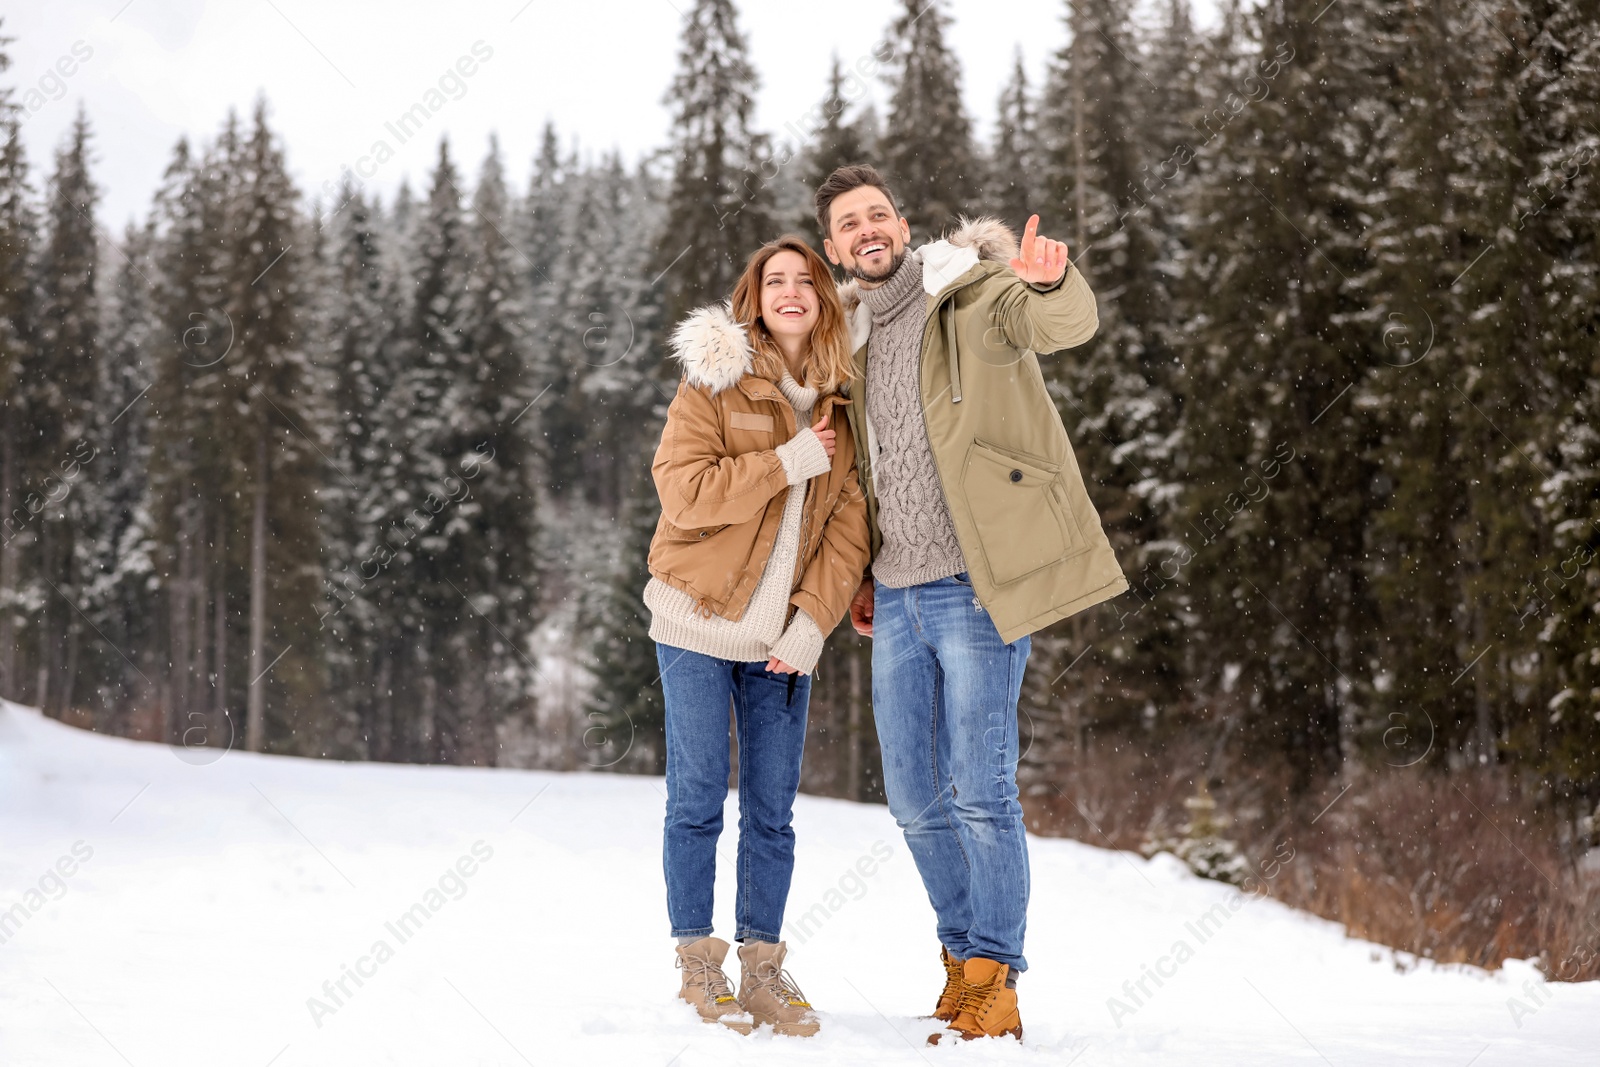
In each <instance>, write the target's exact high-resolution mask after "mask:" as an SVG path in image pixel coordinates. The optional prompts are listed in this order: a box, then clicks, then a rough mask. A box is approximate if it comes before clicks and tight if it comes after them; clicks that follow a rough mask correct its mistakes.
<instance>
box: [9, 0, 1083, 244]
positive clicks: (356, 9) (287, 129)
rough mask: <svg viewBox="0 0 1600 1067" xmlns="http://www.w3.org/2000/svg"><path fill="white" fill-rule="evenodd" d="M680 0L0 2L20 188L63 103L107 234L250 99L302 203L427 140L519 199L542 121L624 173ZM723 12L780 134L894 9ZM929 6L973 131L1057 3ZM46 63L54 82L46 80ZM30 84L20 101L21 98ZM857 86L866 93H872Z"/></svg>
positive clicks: (640, 143)
mask: <svg viewBox="0 0 1600 1067" xmlns="http://www.w3.org/2000/svg"><path fill="white" fill-rule="evenodd" d="M690 2H691V0H580V2H572V0H532V2H529V0H448V2H443V3H441V2H439V0H391V2H386V3H381V4H380V3H376V2H368V0H359V2H358V0H228V2H226V3H221V2H209V3H208V2H206V0H131V2H129V0H49V2H48V3H46V2H43V0H30V2H29V3H27V4H26V5H7V8H8V9H9V10H7V12H6V14H5V16H4V23H3V27H0V31H3V32H4V33H5V35H7V36H9V37H12V38H15V40H14V41H13V43H12V44H11V45H10V46H9V50H10V54H11V57H12V66H11V69H10V70H9V71H7V72H6V73H5V74H3V75H0V78H3V79H4V81H5V83H7V84H9V85H11V86H13V87H14V88H15V89H16V90H17V94H18V96H19V98H21V99H22V100H23V102H25V103H28V104H31V105H33V106H35V107H37V110H32V111H28V112H25V115H26V122H25V125H24V126H23V134H22V136H23V140H24V143H25V144H26V145H27V149H28V153H29V157H30V160H31V163H32V165H33V173H34V176H35V184H36V186H37V185H39V184H41V182H42V176H43V174H45V173H46V172H47V171H48V170H49V168H50V163H51V157H52V153H53V151H54V149H55V147H56V146H57V145H58V144H59V143H60V142H61V139H62V137H63V136H64V134H65V133H66V131H67V128H68V125H69V124H70V122H71V120H72V116H73V114H74V112H75V110H76V108H77V106H78V103H79V101H82V102H83V104H84V106H85V107H86V108H87V110H88V115H89V120H90V123H91V125H92V129H93V132H94V142H93V145H94V150H95V157H96V161H95V169H94V175H95V178H96V180H97V181H98V182H99V184H100V187H101V189H102V192H103V194H104V200H103V201H102V204H101V207H100V211H99V215H100V219H101V221H102V223H104V224H105V225H107V226H108V227H110V228H111V229H112V230H113V232H116V233H119V234H120V232H121V230H122V227H123V226H124V225H125V224H126V223H127V221H128V220H129V219H130V218H138V219H141V220H142V219H143V218H144V217H145V214H146V212H147V211H148V208H149V204H150V197H151V194H152V192H153V191H154V189H155V187H156V184H157V183H158V181H159V180H160V176H161V172H162V170H163V169H164V167H165V166H166V163H167V161H168V159H169V158H170V156H171V151H172V146H173V145H174V144H175V143H176V141H177V139H178V137H179V136H180V135H181V134H188V135H190V136H191V138H210V137H211V136H213V135H214V134H215V132H216V130H217V129H218V127H219V125H220V124H221V122H222V120H223V117H224V116H225V115H226V113H227V110H228V109H229V108H230V107H233V108H236V109H238V110H239V111H240V112H241V114H243V115H246V116H247V115H248V113H249V110H250V107H251V105H252V102H253V101H254V100H255V98H256V96H257V94H258V93H265V95H266V98H267V101H268V103H269V106H270V108H271V116H272V124H273V127H274V128H275V129H276V131H277V132H278V134H279V135H280V136H281V137H282V138H283V141H284V143H285V144H286V146H287V149H288V161H289V165H290V168H291V170H292V172H293V174H294V175H295V178H296V180H297V182H298V184H299V186H300V189H301V191H302V192H304V193H306V194H307V195H313V194H315V193H316V192H317V191H318V190H320V189H322V188H323V187H324V183H325V182H330V181H333V180H335V179H336V178H337V176H338V174H339V172H340V170H341V168H342V167H344V166H355V165H357V163H358V162H360V160H361V157H363V156H365V155H367V154H368V153H369V152H370V151H371V149H372V147H373V144H374V142H376V141H378V140H380V139H382V140H385V141H387V142H388V144H389V145H390V146H391V147H392V148H393V149H394V150H395V156H394V158H393V159H391V160H389V161H387V162H386V163H384V164H382V165H381V166H376V169H375V172H374V173H373V174H372V177H371V179H370V181H369V183H368V188H369V189H378V190H381V191H382V192H383V194H384V196H385V199H387V198H388V197H389V196H390V195H392V193H393V191H394V190H395V189H396V188H397V187H398V185H399V182H400V179H401V178H402V176H409V178H410V180H411V182H412V184H413V187H416V186H417V185H418V184H420V180H421V178H422V176H423V175H425V174H426V173H427V171H428V169H429V168H430V167H431V165H432V161H433V156H434V153H435V151H436V150H437V146H438V140H439V137H440V135H441V134H444V133H448V134H449V136H450V142H451V147H452V149H453V150H454V153H455V155H456V158H457V160H458V162H459V163H463V164H464V165H465V168H466V170H467V172H468V174H469V175H470V174H473V173H475V172H476V169H477V166H478V163H479V162H480V161H481V159H482V157H483V155H484V152H485V151H486V149H487V145H488V137H489V134H490V133H491V132H498V133H499V135H500V143H501V147H502V150H503V153H504V157H505V160H506V164H507V166H508V168H509V170H510V173H511V176H512V178H513V179H514V180H515V182H516V183H517V184H518V185H519V186H521V185H523V184H524V183H525V181H526V178H527V174H528V171H529V169H530V165H531V160H532V158H533V154H534V152H535V149H536V146H537V139H538V136H539V131H540V129H541V127H542V125H543V123H544V122H545V120H546V119H551V120H554V122H555V123H556V125H557V127H558V128H559V129H560V131H561V132H562V136H563V138H564V139H565V140H567V141H568V143H570V141H571V139H572V138H573V137H576V138H578V139H579V141H580V142H581V144H582V146H583V147H584V148H585V149H588V150H590V151H593V152H602V151H607V150H609V149H611V148H618V149H620V150H621V151H622V152H623V154H624V156H625V157H626V158H627V159H628V160H629V161H630V162H631V161H633V160H636V159H637V158H638V157H639V156H640V155H641V154H642V153H643V152H646V151H649V150H651V149H655V148H658V147H661V146H662V145H663V144H664V143H665V142H666V138H667V132H668V127H669V122H670V117H669V115H668V112H667V110H666V108H665V107H664V106H663V105H662V103H661V98H662V95H663V93H664V91H665V90H666V88H667V85H668V83H669V82H670V81H671V79H672V76H673V73H674V71H675V70H676V65H677V50H678V36H679V28H680V24H681V21H682V15H681V14H680V9H682V10H687V9H688V6H689V4H690ZM674 5H676V6H674ZM18 6H21V8H22V10H20V11H19V10H17V8H18ZM739 7H740V19H741V25H742V26H743V28H744V30H745V32H746V35H747V36H748V38H749V41H750V48H751V53H752V57H753V59H754V62H755V65H756V68H757V70H758V71H759V72H760V75H761V79H762V85H761V88H760V91H759V96H758V115H757V120H758V124H759V127H760V128H762V129H766V130H769V131H774V132H781V131H782V130H783V129H784V127H785V124H786V123H787V122H789V121H790V120H793V119H796V118H798V116H800V115H801V114H803V113H804V112H805V111H806V110H807V109H808V108H810V107H812V106H813V105H815V104H816V102H817V101H818V100H819V99H820V98H821V97H822V94H823V91H824V89H825V79H826V74H827V67H828V60H829V55H830V54H831V53H832V52H834V51H837V52H838V53H839V54H840V57H841V58H842V59H843V61H844V62H845V63H846V64H847V65H848V64H850V63H852V62H854V61H855V60H857V59H859V58H862V57H865V56H867V55H868V53H869V51H870V50H871V49H872V47H873V46H874V45H875V44H876V43H877V42H878V41H879V40H881V39H882V36H883V32H884V29H885V28H886V27H887V25H888V24H889V21H890V20H891V18H892V17H893V16H894V14H895V13H896V12H897V11H898V10H899V8H900V7H901V0H810V2H808V3H806V4H775V3H771V2H770V0H763V2H759V3H758V2H755V0H744V2H743V3H741V4H740V5H739ZM948 10H949V11H950V12H951V14H952V15H953V16H954V20H955V22H954V27H953V31H952V34H953V36H952V43H953V45H954V47H955V49H956V50H957V52H958V53H959V54H960V58H961V62H962V69H963V77H964V81H963V84H962V90H963V93H964V96H965V100H966V103H967V108H968V112H969V114H971V115H972V116H973V118H974V119H975V120H976V122H977V124H978V128H979V130H980V132H984V133H986V132H987V131H988V129H989V127H990V124H991V123H992V121H993V114H994V105H995V100H996V97H997V96H998V94H999V92H1000V89H1001V87H1002V85H1003V83H1004V82H1005V80H1006V78H1007V76H1008V74H1009V72H1010V65H1011V59H1012V56H1013V54H1014V50H1015V49H1016V48H1017V47H1018V46H1019V45H1020V46H1021V48H1022V54H1023V60H1024V63H1025V64H1026V67H1027V69H1028V72H1029V75H1030V77H1031V78H1033V79H1034V80H1035V84H1037V79H1038V78H1039V77H1040V76H1041V75H1042V72H1043V70H1044V65H1045V61H1046V59H1047V57H1048V56H1049V55H1050V54H1051V53H1052V52H1054V51H1055V50H1057V49H1058V48H1060V47H1061V45H1062V44H1063V43H1064V42H1065V40H1066V31H1065V28H1064V23H1063V20H1062V16H1063V13H1064V12H1065V10H1066V4H1065V3H1064V2H1056V0H952V2H950V3H949V4H948ZM479 42H481V43H479ZM475 44H477V47H478V54H479V56H480V57H481V56H482V55H484V54H485V53H487V54H488V58H487V59H486V60H481V61H479V60H476V59H474V60H472V61H471V62H468V63H467V64H465V67H464V69H471V70H472V71H473V73H472V74H471V75H470V76H467V77H461V76H459V75H457V76H456V78H457V80H454V81H452V80H450V79H449V78H447V79H446V86H445V92H444V93H442V94H441V96H442V97H443V98H444V99H445V100H446V101H447V102H446V103H445V104H444V106H443V107H441V108H439V109H438V110H437V112H436V113H433V114H432V115H431V117H430V118H429V119H428V120H427V123H426V124H425V125H424V126H423V128H422V129H421V130H420V131H417V132H415V133H413V134H412V135H411V136H410V137H409V138H408V139H407V140H406V141H405V142H404V143H401V142H400V140H399V138H398V137H396V136H395V134H394V133H393V132H392V131H390V130H389V129H388V128H387V127H386V125H385V124H386V123H394V122H396V121H397V120H398V119H399V118H400V116H401V115H402V114H404V113H405V112H406V111H407V110H408V109H410V108H411V107H412V106H413V105H415V104H417V103H419V102H421V101H423V100H424V97H425V95H426V94H427V93H428V92H429V90H436V89H438V88H439V82H440V78H441V76H445V75H447V74H448V73H449V72H450V71H451V70H452V69H453V68H455V67H456V65H457V64H458V62H459V61H460V60H461V58H462V57H472V56H473V47H474V45H475ZM75 50H76V53H77V56H78V57H81V56H84V55H85V54H87V58H86V59H80V58H76V57H74V51H75ZM63 57H65V59H64V58H63ZM58 63H59V64H61V65H62V66H61V69H68V70H70V71H71V74H70V75H68V76H65V77H63V76H61V75H60V73H59V70H58ZM30 90H38V92H37V93H36V94H35V95H33V96H31V97H29V96H25V95H24V94H27V93H28V92H29V91H30ZM873 91H874V92H875V93H876V94H878V96H879V98H880V100H881V98H882V88H881V85H879V84H874V86H873ZM439 99H440V97H435V98H434V102H435V103H437V102H438V100H439ZM374 166H375V161H374V162H369V163H368V164H367V167H368V169H372V168H373V167H374Z"/></svg>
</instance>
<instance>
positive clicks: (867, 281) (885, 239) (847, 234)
mask: <svg viewBox="0 0 1600 1067" xmlns="http://www.w3.org/2000/svg"><path fill="white" fill-rule="evenodd" d="M910 243H911V227H910V225H908V224H907V222H906V220H905V219H903V218H900V217H899V216H897V215H896V214H895V212H894V208H893V207H892V206H891V205H890V204H889V196H888V194H886V193H885V192H884V191H883V190H882V189H879V188H878V187H877V186H875V185H863V186H860V187H858V188H855V189H852V190H850V191H849V192H848V193H843V194H841V195H840V196H839V197H838V198H837V199H835V200H834V202H833V208H832V213H831V215H830V217H829V219H828V236H827V238H826V239H825V240H824V241H823V242H822V247H823V250H824V251H825V252H827V253H828V259H829V260H830V261H831V262H833V263H834V264H836V265H838V266H840V267H843V268H844V270H845V273H847V274H849V275H851V276H852V277H854V278H856V279H857V280H858V281H860V282H861V283H863V284H864V285H866V286H868V287H869V288H870V287H872V286H875V285H881V284H882V283H884V282H885V281H888V279H889V276H890V275H891V274H893V273H894V272H895V270H896V269H897V268H898V267H899V266H900V261H901V260H903V259H905V258H906V246H907V245H909V244H910Z"/></svg>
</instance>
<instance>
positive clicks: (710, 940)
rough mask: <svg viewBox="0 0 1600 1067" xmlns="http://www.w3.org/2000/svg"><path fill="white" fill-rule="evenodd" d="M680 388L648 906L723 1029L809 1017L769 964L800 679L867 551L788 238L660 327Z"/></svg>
mask: <svg viewBox="0 0 1600 1067" xmlns="http://www.w3.org/2000/svg"><path fill="white" fill-rule="evenodd" d="M672 345H673V349H674V355H675V356H676V357H677V359H678V360H679V362H681V363H682V364H683V380H682V381H681V382H679V384H678V393H677V396H676V397H675V398H674V399H673V401H672V405H671V407H670V408H668V410H667V424H666V427H665V428H664V429H663V430H662V434H661V445H660V447H659V448H658V449H657V450H656V456H655V462H654V464H653V465H652V468H651V471H652V473H653V474H654V476H655V484H656V492H657V493H658V494H659V495H660V497H661V520H660V522H659V523H658V524H657V526H656V532H655V537H654V538H653V539H652V541H651V543H650V574H651V578H650V582H649V585H648V586H647V587H646V588H645V593H644V600H645V603H646V605H648V606H649V608H650V611H651V615H652V620H651V625H650V636H651V638H652V639H653V640H654V641H655V642H656V656H657V659H658V661H659V662H660V665H661V688H662V694H663V696H664V697H665V703H666V734H667V819H666V840H665V849H664V852H665V856H664V866H665V868H666V878H667V911H668V915H669V917H670V919H671V921H672V934H673V936H674V937H675V938H677V940H678V948H677V956H678V966H679V967H681V968H682V970H683V984H682V989H681V990H680V992H679V996H680V997H682V998H683V999H684V1000H686V1001H688V1002H689V1003H690V1004H691V1005H693V1006H694V1007H695V1009H696V1010H697V1011H698V1012H699V1014H700V1017H701V1018H702V1019H704V1020H705V1021H707V1022H715V1023H721V1024H722V1025H725V1026H728V1027H731V1028H733V1029H735V1030H738V1031H740V1032H741V1033H749V1032H750V1031H751V1030H752V1029H754V1027H755V1026H757V1025H760V1024H762V1023H767V1024H769V1025H771V1026H773V1028H774V1029H775V1030H776V1031H777V1032H778V1033H785V1034H799V1035H810V1034H814V1033H816V1032H817V1029H818V1026H819V1022H818V1020H817V1018H816V1016H815V1015H814V1014H813V1013H812V1011H811V1006H810V1005H809V1004H808V1003H807V1002H806V1000H805V998H804V997H803V996H802V995H801V994H800V991H799V989H798V988H797V987H796V986H795V984H794V981H793V980H792V979H791V978H789V976H788V974H787V972H785V971H784V969H783V962H784V956H785V954H786V952H787V947H786V946H785V945H784V943H783V942H782V941H781V940H779V937H778V931H779V929H780V928H781V927H782V925H783V909H784V903H785V901H786V900H787V899H788V895H789V878H790V875H791V873H792V872H793V870H794V830H793V828H792V827H791V825H790V820H791V816H792V808H793V805H794V797H795V794H796V793H797V792H798V791H799V788H800V756H801V752H802V750H803V749H804V746H805V734H806V707H807V704H808V702H809V700H810V697H811V678H810V675H811V671H812V669H813V668H814V667H815V665H816V662H817V657H818V655H819V654H820V653H821V651H822V642H823V638H824V637H825V636H826V635H827V634H828V632H829V631H831V630H832V629H833V627H834V625H835V624H836V623H838V621H839V619H840V618H841V617H842V616H843V615H844V613H845V610H846V609H847V608H848V606H849V603H850V598H851V596H852V595H853V594H854V593H855V590H856V588H857V586H858V585H859V584H860V582H861V575H862V572H863V571H864V570H865V569H866V564H867V558H868V546H867V519H866V501H865V499H864V498H863V496H862V494H861V491H860V489H859V487H858V484H857V480H856V470H855V443H854V442H853V441H852V440H851V438H850V429H849V426H848V424H847V422H846V420H845V417H844V407H845V405H846V404H847V403H848V401H847V399H846V398H845V397H842V396H841V395H840V389H841V387H843V386H844V384H845V383H846V382H847V381H848V380H849V377H850V339H849V330H848V327H847V326H846V324H845V318H844V311H843V309H842V308H841V306H840V304H839V296H838V293H837V292H836V291H835V288H834V284H833V277H832V275H831V274H830V273H829V272H828V266H827V264H826V263H824V262H823V260H822V258H821V257H820V256H818V255H817V253H816V252H815V251H813V250H812V248H811V246H810V245H808V244H806V243H805V241H803V240H801V239H800V238H798V237H792V236H789V237H783V238H780V239H779V240H777V241H773V242H771V243H770V244H766V245H763V246H762V247H761V248H759V249H758V250H757V251H756V253H755V254H754V255H752V256H751V257H750V261H749V263H747V264H746V266H745V269H744V273H743V274H742V275H741V276H740V278H739V283H738V285H737V286H736V287H735V288H734V291H733V300H732V302H731V304H730V305H726V306H714V307H706V308H701V309H700V310H698V311H696V312H694V313H693V314H691V315H690V316H689V317H688V318H687V319H685V320H684V322H683V323H682V325H680V326H679V327H678V328H677V330H676V331H674V333H673V335H672ZM730 699H731V700H732V702H733V709H734V719H735V725H736V729H737V737H738V742H739V856H738V864H737V875H738V885H737V891H736V894H735V904H734V916H735V923H736V925H737V927H738V929H737V930H736V931H735V932H734V938H735V940H737V941H739V942H740V943H741V947H740V949H739V963H740V971H741V974H740V982H739V992H738V994H737V996H735V994H734V993H733V990H732V989H731V988H730V986H729V983H728V979H727V976H726V974H725V973H724V972H723V970H722V962H723V959H724V958H725V957H726V955H727V952H728V947H729V946H728V943H727V942H726V941H723V940H721V939H719V938H716V937H712V936H711V932H712V927H711V903H712V882H713V880H714V878H715V875H716V861H717V838H718V836H719V835H720V834H721V832H722V806H723V801H724V800H725V799H726V798H727V795H728V703H729V700H730Z"/></svg>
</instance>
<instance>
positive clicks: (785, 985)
mask: <svg viewBox="0 0 1600 1067" xmlns="http://www.w3.org/2000/svg"><path fill="white" fill-rule="evenodd" d="M756 981H758V982H760V983H761V984H762V985H766V984H767V983H769V982H770V983H772V984H773V985H775V986H776V987H777V988H776V989H774V990H773V994H774V995H775V996H777V997H779V998H780V999H782V1000H786V1001H788V1002H789V1006H790V1007H794V1008H809V1007H811V1002H810V1001H809V1000H807V999H806V995H805V994H804V993H802V992H800V986H799V985H798V984H797V983H796V982H795V980H794V976H793V975H792V974H790V973H789V972H788V971H777V972H776V973H773V972H771V971H768V972H767V973H765V974H760V973H758V974H757V975H756Z"/></svg>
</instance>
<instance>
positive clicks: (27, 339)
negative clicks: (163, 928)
mask: <svg viewBox="0 0 1600 1067" xmlns="http://www.w3.org/2000/svg"><path fill="white" fill-rule="evenodd" d="M11 40H12V39H11V38H9V37H0V72H3V71H4V70H6V69H7V68H8V67H9V66H10V56H9V55H8V54H7V53H6V50H5V46H6V45H8V44H10V43H11ZM19 133H20V123H19V122H18V119H17V114H16V104H15V103H14V102H13V101H12V99H11V88H10V87H9V86H0V136H3V137H4V145H3V146H0V687H3V688H4V691H5V692H7V693H10V694H14V696H13V699H25V697H24V696H23V694H24V693H25V692H26V690H25V689H24V685H25V680H26V672H24V671H23V669H22V668H23V666H24V661H23V659H22V658H21V655H20V653H21V649H20V648H19V643H20V641H21V635H22V633H23V630H24V628H25V627H26V625H27V614H26V612H25V611H24V610H23V606H24V604H25V603H26V602H27V597H26V595H25V589H24V580H23V562H24V561H23V545H24V544H31V543H32V542H33V540H34V538H35V536H36V534H37V530H36V529H30V527H32V526H33V511H32V510H31V509H30V508H29V506H28V504H27V502H26V499H25V497H26V495H27V494H28V493H29V492H31V491H33V489H32V488H31V487H30V486H27V485H25V484H24V481H23V479H24V477H25V473H24V469H23V463H24V455H25V454H26V455H31V449H30V445H29V442H28V441H27V438H26V435H25V430H24V427H25V425H26V419H25V414H24V408H23V403H22V400H23V398H22V396H21V388H22V383H23V378H22V374H23V370H24V363H25V361H26V360H27V353H28V349H29V346H30V345H31V344H32V343H33V338H34V330H35V327H36V316H37V304H36V297H37V294H36V291H35V289H34V287H33V257H34V256H35V255H36V254H37V246H38V240H39V236H38V217H37V213H36V210H35V208H34V204H33V194H32V190H31V189H30V187H29V181H28V156H27V153H26V152H25V151H24V149H23V144H22V138H21V137H20V136H19ZM28 643H29V644H30V645H31V644H32V643H33V642H32V641H31V640H30V641H29V642H28Z"/></svg>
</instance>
